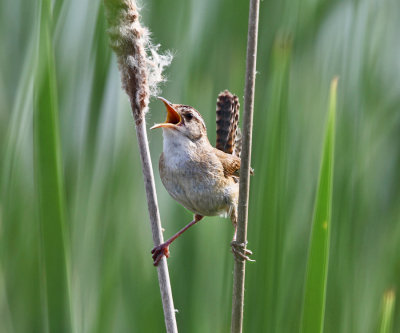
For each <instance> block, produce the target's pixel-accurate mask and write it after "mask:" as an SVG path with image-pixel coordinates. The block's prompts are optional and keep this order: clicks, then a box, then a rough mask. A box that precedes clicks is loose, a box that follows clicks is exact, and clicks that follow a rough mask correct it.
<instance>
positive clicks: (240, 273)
mask: <svg viewBox="0 0 400 333" xmlns="http://www.w3.org/2000/svg"><path fill="white" fill-rule="evenodd" d="M258 13H259V0H250V9H249V25H248V34H247V55H246V78H245V89H244V113H243V139H242V140H243V142H242V152H241V167H240V183H239V204H238V228H237V238H236V240H237V241H238V242H239V243H243V244H245V245H246V243H247V220H248V204H249V189H250V161H251V140H252V129H253V109H254V89H255V76H256V59H257V36H258ZM245 269H246V261H244V260H243V261H239V260H235V264H234V271H233V293H232V321H231V332H232V333H241V332H242V328H243V306H244V282H245Z"/></svg>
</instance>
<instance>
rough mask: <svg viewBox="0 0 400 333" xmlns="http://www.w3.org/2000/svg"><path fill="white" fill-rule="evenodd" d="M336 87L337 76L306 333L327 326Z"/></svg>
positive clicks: (310, 267)
mask: <svg viewBox="0 0 400 333" xmlns="http://www.w3.org/2000/svg"><path fill="white" fill-rule="evenodd" d="M336 90H337V78H335V79H333V81H332V83H331V90H330V101H329V117H328V123H327V127H326V133H325V141H324V148H323V154H322V161H321V169H320V175H319V185H318V192H317V197H316V201H315V206H314V219H313V225H312V231H311V245H310V249H309V254H308V267H307V278H306V286H305V298H304V305H303V317H302V324H301V332H303V333H317V332H322V331H323V326H324V315H325V297H326V281H327V276H328V261H329V237H330V220H331V208H332V181H333V164H334V141H335V113H336Z"/></svg>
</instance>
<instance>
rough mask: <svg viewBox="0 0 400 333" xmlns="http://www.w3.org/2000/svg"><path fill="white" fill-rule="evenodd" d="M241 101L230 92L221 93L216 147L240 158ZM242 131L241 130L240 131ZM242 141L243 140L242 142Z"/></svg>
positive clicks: (218, 103) (218, 101) (218, 102)
mask: <svg viewBox="0 0 400 333" xmlns="http://www.w3.org/2000/svg"><path fill="white" fill-rule="evenodd" d="M239 107H240V104H239V99H238V97H237V96H236V95H233V94H232V93H230V92H229V91H228V90H225V91H223V92H221V93H220V94H219V95H218V99H217V142H216V145H215V147H216V148H217V149H219V150H222V151H223V152H225V153H228V154H234V155H236V156H239V154H240V148H239V146H238V144H239V142H238V141H237V139H240V137H241V136H240V134H239V135H237V131H238V123H239ZM239 130H240V129H239ZM240 141H241V140H240ZM238 152H239V154H238Z"/></svg>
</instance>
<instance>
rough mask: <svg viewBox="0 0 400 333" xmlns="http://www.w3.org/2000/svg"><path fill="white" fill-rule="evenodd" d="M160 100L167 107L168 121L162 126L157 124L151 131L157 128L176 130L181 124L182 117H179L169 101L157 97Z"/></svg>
mask: <svg viewBox="0 0 400 333" xmlns="http://www.w3.org/2000/svg"><path fill="white" fill-rule="evenodd" d="M157 98H158V99H160V100H162V101H163V103H164V105H165V107H166V108H167V119H165V122H163V123H161V124H155V125H154V126H153V127H151V128H150V129H155V128H160V127H164V128H168V127H169V128H174V127H175V126H176V125H178V124H179V123H180V122H181V120H182V119H181V116H180V115H179V113H178V112H176V110H175V109H174V107H173V104H172V103H171V102H169V101H167V100H166V99H165V98H163V97H157Z"/></svg>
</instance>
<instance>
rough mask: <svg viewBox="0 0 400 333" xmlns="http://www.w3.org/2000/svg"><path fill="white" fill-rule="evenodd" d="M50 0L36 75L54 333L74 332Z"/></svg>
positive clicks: (47, 303)
mask: <svg viewBox="0 0 400 333" xmlns="http://www.w3.org/2000/svg"><path fill="white" fill-rule="evenodd" d="M51 31H52V27H51V10H50V2H49V1H46V0H44V1H42V4H41V19H40V32H39V41H38V42H39V44H38V62H37V71H36V77H35V88H34V90H35V103H34V151H35V161H34V167H35V187H36V191H37V194H38V196H37V206H38V212H39V214H38V217H39V225H40V233H41V249H40V250H41V251H40V252H41V262H42V271H43V272H44V279H43V280H42V287H43V288H42V295H43V296H44V301H43V303H42V304H43V306H44V313H45V314H46V316H47V320H46V321H47V325H48V329H49V331H50V332H69V331H70V319H69V317H70V314H69V313H70V311H69V292H68V290H69V288H68V278H67V271H68V270H67V251H66V249H65V247H66V245H67V244H66V241H65V240H66V237H65V226H64V223H65V202H64V190H63V182H62V171H61V170H62V168H61V145H60V134H59V125H58V107H57V83H56V72H55V60H54V51H53V45H52V34H51Z"/></svg>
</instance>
